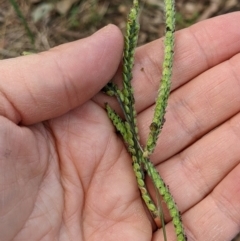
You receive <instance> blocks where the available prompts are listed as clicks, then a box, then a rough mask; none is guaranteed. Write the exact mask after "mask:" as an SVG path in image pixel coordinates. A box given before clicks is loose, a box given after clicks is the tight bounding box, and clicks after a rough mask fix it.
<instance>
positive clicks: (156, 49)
mask: <svg viewBox="0 0 240 241" xmlns="http://www.w3.org/2000/svg"><path fill="white" fill-rule="evenodd" d="M239 21H240V13H239V12H238V13H232V14H229V15H224V16H220V17H216V18H213V19H209V20H206V21H203V22H200V23H197V24H195V25H193V26H191V27H189V28H187V29H184V30H181V31H178V32H176V41H175V45H176V46H175V55H174V63H173V77H172V87H171V88H172V90H174V89H176V88H178V87H179V86H181V85H183V84H185V83H186V82H188V81H189V80H191V79H192V78H194V77H196V76H197V75H199V74H201V73H203V72H204V71H206V70H208V69H209V68H211V67H213V66H215V65H217V64H219V63H221V62H223V61H225V60H227V59H229V58H231V57H232V56H234V55H235V54H237V53H239V51H240V31H239V26H238V24H237V23H238V22H239ZM162 61H163V41H162V39H159V40H157V41H154V42H152V43H150V44H148V45H144V46H143V47H140V48H139V49H138V50H137V52H136V60H135V67H134V72H133V86H134V92H135V96H136V107H137V110H138V111H142V110H144V109H145V108H147V107H148V106H150V105H152V104H153V103H154V102H155V99H156V96H157V90H158V87H159V83H160V78H161V71H162Z"/></svg>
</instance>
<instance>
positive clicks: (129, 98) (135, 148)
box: [104, 0, 187, 241]
mask: <svg viewBox="0 0 240 241" xmlns="http://www.w3.org/2000/svg"><path fill="white" fill-rule="evenodd" d="M138 12H139V4H138V1H137V0H133V7H132V8H131V10H130V13H129V16H128V21H127V26H126V35H125V45H124V52H123V88H122V89H119V88H118V86H117V85H116V84H114V83H109V84H107V85H106V86H105V88H104V91H105V93H106V94H108V95H110V96H114V97H116V98H117V100H118V102H119V104H120V107H121V109H122V111H123V114H124V117H125V120H122V119H121V118H120V116H119V115H118V114H117V113H116V112H115V111H114V110H113V109H112V108H111V107H110V106H109V105H108V104H106V110H107V113H108V117H109V118H110V119H111V121H112V123H113V125H114V126H115V128H116V130H117V131H118V132H119V133H120V134H121V136H122V137H123V140H124V142H125V143H126V146H127V148H128V151H129V153H130V154H131V157H132V165H133V171H134V174H135V176H136V180H137V184H138V188H139V190H140V192H141V196H142V199H143V200H144V202H145V204H146V206H147V208H148V210H149V211H150V213H151V214H152V217H153V218H154V219H155V220H159V221H161V222H162V228H163V233H164V240H165V241H166V240H167V238H166V232H165V225H164V215H163V212H162V208H161V203H160V201H159V200H160V198H159V195H161V196H162V198H163V200H164V202H165V203H166V205H167V207H168V210H169V213H170V216H171V217H172V222H173V225H174V227H175V233H176V236H177V241H186V240H187V238H186V236H185V234H184V229H183V225H182V220H181V215H180V212H179V211H178V208H177V206H176V204H175V201H174V199H173V197H172V195H171V193H170V191H169V189H168V187H167V185H165V183H164V181H163V179H162V178H161V176H160V175H159V173H158V171H157V170H156V168H155V167H154V165H153V164H152V162H151V161H150V160H149V155H150V154H151V153H153V151H154V149H155V147H156V143H157V139H158V136H159V134H160V132H161V129H162V127H163V124H164V122H165V118H164V115H165V112H166V107H167V101H168V98H169V94H170V84H171V76H172V65H173V51H174V30H175V18H174V16H175V12H174V0H165V21H166V34H165V39H164V60H163V64H162V78H161V84H160V87H159V91H158V97H157V101H156V106H155V111H154V117H153V120H152V123H151V125H150V133H149V136H148V139H147V144H146V147H145V148H144V149H143V148H142V146H141V143H140V138H139V135H138V128H137V121H136V113H137V112H136V110H135V106H134V104H135V100H134V95H133V88H132V85H131V80H132V68H133V64H134V52H135V48H136V44H137V38H138V31H139V24H138ZM145 174H146V175H148V176H149V177H150V179H151V181H152V183H153V185H154V186H155V189H156V194H157V200H158V203H157V206H156V204H155V203H154V202H153V200H152V197H151V196H150V194H149V192H148V189H147V187H146V183H145Z"/></svg>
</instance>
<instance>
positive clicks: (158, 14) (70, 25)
mask: <svg viewBox="0 0 240 241" xmlns="http://www.w3.org/2000/svg"><path fill="white" fill-rule="evenodd" d="M12 2H16V6H17V9H18V10H20V13H22V16H23V17H22V18H20V17H19V14H17V12H16V9H14V7H13V5H12V4H11V3H12ZM131 3H132V1H131V0H114V1H110V0H43V1H41V0H10V1H9V0H0V6H1V8H0V59H5V58H11V57H16V56H19V55H21V54H22V53H23V52H24V51H27V52H41V51H44V50H48V49H49V48H51V47H54V46H56V45H59V44H62V43H66V42H70V41H74V40H76V39H80V38H84V37H86V36H89V35H91V34H92V33H94V32H95V31H97V30H98V29H99V28H101V27H103V26H105V25H106V24H108V23H114V24H116V25H117V26H119V28H120V29H122V30H123V31H124V27H125V21H126V16H127V14H128V11H129V8H130V6H131ZM141 6H142V7H141V16H140V24H141V31H140V35H139V45H142V44H144V43H147V42H150V41H152V40H154V39H156V38H159V37H161V36H162V35H163V34H164V19H163V7H164V6H163V1H161V0H143V1H142V4H141ZM239 10H240V2H239V0H202V1H198V0H177V1H176V11H177V13H176V16H177V21H176V22H177V29H181V28H185V27H188V26H190V25H192V24H194V23H196V22H198V21H202V20H204V19H206V18H210V17H214V16H216V15H220V14H225V13H228V12H232V11H239ZM24 21H26V22H25V23H26V24H25V25H24Z"/></svg>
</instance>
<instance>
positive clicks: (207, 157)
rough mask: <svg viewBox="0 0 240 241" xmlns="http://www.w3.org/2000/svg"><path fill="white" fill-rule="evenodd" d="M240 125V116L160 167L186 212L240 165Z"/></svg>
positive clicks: (181, 207) (180, 205) (177, 200)
mask: <svg viewBox="0 0 240 241" xmlns="http://www.w3.org/2000/svg"><path fill="white" fill-rule="evenodd" d="M239 122H240V114H238V115H236V116H234V117H233V118H231V119H230V120H229V121H228V122H226V123H224V124H223V125H221V126H220V127H218V128H216V129H215V130H214V131H212V132H210V133H208V134H207V135H205V136H204V137H202V138H201V139H200V140H198V141H197V142H196V143H194V144H193V145H191V146H189V147H188V148H187V149H186V150H184V151H182V152H180V153H179V154H177V155H176V156H174V157H172V158H171V159H169V160H168V161H167V162H164V163H162V164H161V165H159V166H158V169H159V171H160V174H161V175H162V177H163V179H164V180H165V181H166V183H167V184H168V185H169V186H170V190H171V192H172V194H173V196H174V197H176V202H177V204H178V206H179V208H180V210H181V211H182V212H184V211H186V210H187V209H189V208H190V207H192V206H194V205H195V204H196V203H198V202H199V201H200V200H202V199H203V198H204V197H205V196H206V195H207V194H209V193H210V192H211V191H212V190H213V189H214V187H215V186H216V185H217V184H218V183H219V182H220V181H221V180H222V179H223V178H224V177H225V176H226V175H227V174H228V173H229V172H231V170H232V169H234V168H235V167H236V166H237V165H238V164H239V163H240V149H239V145H240V139H239V136H240V125H239ZM187 197H188V198H187Z"/></svg>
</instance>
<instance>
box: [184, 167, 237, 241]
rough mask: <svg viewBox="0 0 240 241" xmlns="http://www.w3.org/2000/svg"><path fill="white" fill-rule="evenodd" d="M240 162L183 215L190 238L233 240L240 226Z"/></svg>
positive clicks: (212, 240) (210, 240) (220, 240)
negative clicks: (211, 190)
mask: <svg viewBox="0 0 240 241" xmlns="http://www.w3.org/2000/svg"><path fill="white" fill-rule="evenodd" d="M239 182H240V165H238V166H237V167H236V168H235V169H234V170H233V171H232V172H231V173H229V175H227V177H226V178H225V179H224V180H223V181H222V182H220V183H219V185H218V186H217V187H216V188H215V189H214V190H213V192H211V194H210V195H208V196H207V197H206V198H205V199H204V200H203V201H202V202H200V203H199V204H198V205H196V206H195V207H193V208H192V209H191V210H189V211H188V212H187V213H186V214H185V215H183V220H184V221H185V222H186V224H187V230H188V233H189V234H188V236H189V238H190V240H209V241H214V240H218V241H226V240H229V241H230V240H232V239H233V238H234V237H235V236H236V235H237V234H238V232H239V227H240V212H239V210H240V186H239V185H238V184H239Z"/></svg>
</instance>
